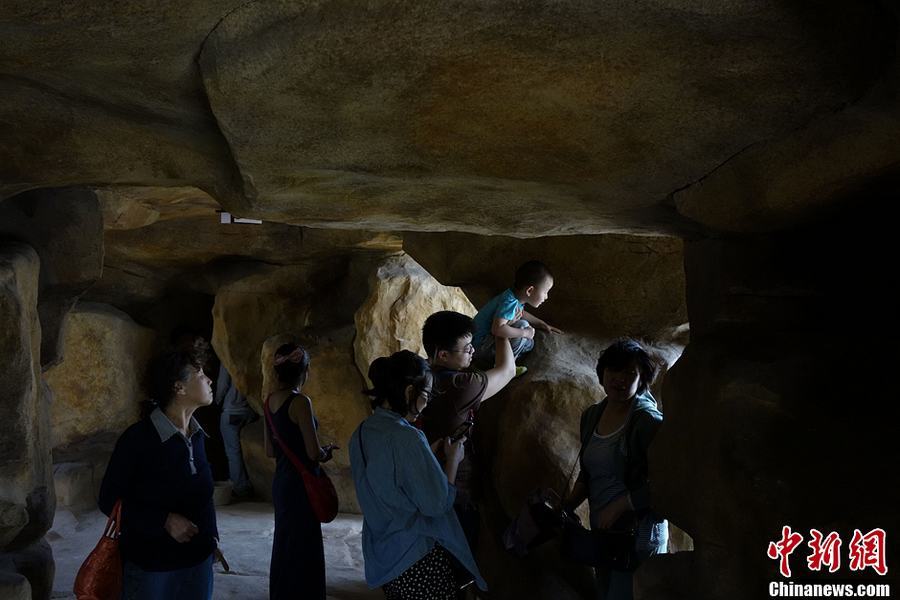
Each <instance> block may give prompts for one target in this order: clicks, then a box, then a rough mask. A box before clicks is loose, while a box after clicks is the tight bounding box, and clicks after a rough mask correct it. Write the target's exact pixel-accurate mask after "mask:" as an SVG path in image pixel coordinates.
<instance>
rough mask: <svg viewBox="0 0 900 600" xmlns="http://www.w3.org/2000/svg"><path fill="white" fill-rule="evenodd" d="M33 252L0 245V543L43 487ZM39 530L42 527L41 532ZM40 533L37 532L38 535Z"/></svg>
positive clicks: (24, 520)
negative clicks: (2, 371)
mask: <svg viewBox="0 0 900 600" xmlns="http://www.w3.org/2000/svg"><path fill="white" fill-rule="evenodd" d="M39 268H40V262H39V259H38V256H37V253H36V252H35V251H34V250H32V249H31V248H30V247H28V246H25V245H24V244H2V245H0V322H2V323H4V327H3V329H2V330H0V331H2V332H3V334H2V337H0V355H2V361H0V362H2V363H3V364H4V365H6V369H5V374H4V377H3V380H2V383H0V386H2V387H0V398H2V399H3V402H2V404H0V423H2V424H3V433H2V435H0V456H3V457H4V460H3V463H2V465H0V481H2V485H0V490H2V492H0V549H3V548H6V547H7V546H8V545H9V544H10V543H11V542H13V541H14V540H16V538H17V536H19V535H20V533H21V532H22V530H23V529H24V528H25V527H26V525H28V523H29V522H30V521H31V520H32V518H33V517H34V516H35V515H33V514H31V510H30V509H31V506H30V502H31V497H32V495H33V494H34V493H35V492H37V491H38V490H40V489H41V488H42V487H43V489H45V490H46V489H47V485H48V482H49V481H48V478H47V477H46V475H49V471H48V470H45V467H46V466H47V465H46V463H48V462H49V450H50V449H49V447H48V446H42V443H43V442H46V440H45V439H43V437H42V434H45V433H46V432H42V431H41V427H40V424H41V422H42V421H43V420H44V419H43V416H42V415H41V409H42V408H43V403H42V399H41V380H40V376H41V374H40V339H41V329H40V322H39V319H38V313H37V294H38V270H39ZM41 534H43V532H41ZM38 537H39V536H38Z"/></svg>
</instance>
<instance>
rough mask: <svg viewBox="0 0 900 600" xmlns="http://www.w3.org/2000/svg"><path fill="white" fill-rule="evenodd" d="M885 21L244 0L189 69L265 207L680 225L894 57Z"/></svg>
mask: <svg viewBox="0 0 900 600" xmlns="http://www.w3.org/2000/svg"><path fill="white" fill-rule="evenodd" d="M885 16H886V15H884V13H883V12H881V11H879V10H877V9H876V8H874V7H872V6H868V5H867V6H865V7H863V6H862V5H859V4H855V5H852V7H851V5H840V6H838V5H829V7H828V8H827V9H824V10H818V9H817V10H809V11H808V12H807V11H797V10H794V9H791V8H788V6H787V5H782V4H774V3H770V4H766V5H759V4H757V3H729V4H727V5H722V6H721V7H719V6H717V7H715V8H711V7H710V5H709V4H708V3H688V4H674V3H663V4H655V5H652V6H649V5H647V4H634V5H628V4H617V5H615V7H613V6H607V5H598V4H595V3H586V2H561V3H554V4H553V5H552V6H551V5H546V6H539V7H536V6H531V5H526V4H522V5H513V6H510V5H509V4H507V3H488V4H485V3H477V2H458V3H454V4H452V5H451V4H444V5H442V4H435V3H424V4H421V3H420V4H411V5H405V6H400V5H396V4H392V3H389V2H376V3H372V4H368V5H366V10H358V9H357V8H356V7H355V6H353V5H349V4H343V3H325V4H288V3H277V4H268V3H249V4H245V5H243V6H241V7H240V8H239V9H237V10H235V11H233V12H232V13H230V14H229V15H228V16H226V17H225V18H224V19H223V20H222V22H221V23H220V24H219V26H218V27H216V29H215V31H213V32H212V34H211V35H210V38H209V40H208V41H207V42H206V44H205V45H204V47H203V51H202V53H201V56H200V65H201V70H202V74H203V79H204V85H205V87H206V90H207V93H208V95H209V99H210V105H211V107H212V110H213V112H214V113H215V115H216V119H217V120H218V122H219V123H220V125H221V128H222V131H223V134H224V135H225V137H226V138H227V139H228V141H229V144H230V145H231V148H232V150H233V152H234V156H235V160H236V162H237V163H238V166H239V168H240V170H241V173H242V175H243V178H244V182H245V186H246V187H247V193H248V196H249V197H250V198H251V202H252V203H253V206H254V209H256V210H257V211H258V213H259V214H265V215H272V216H273V218H274V216H275V215H277V218H278V219H279V220H289V221H293V222H298V223H304V222H305V223H313V222H316V223H328V224H330V225H333V226H342V224H344V223H347V222H349V221H353V222H355V223H362V224H364V226H369V227H373V228H397V227H400V228H403V229H412V230H430V231H440V230H447V229H451V230H459V231H470V232H481V233H504V234H513V235H526V234H531V235H536V234H537V235H540V234H545V235H546V234H562V233H582V232H583V233H587V232H596V231H600V230H615V229H617V228H620V227H622V228H627V227H628V226H633V227H635V228H636V229H641V228H643V227H644V226H646V225H649V224H650V223H652V222H654V221H656V222H657V223H658V222H661V221H664V220H666V218H668V219H669V220H672V218H671V215H670V216H669V217H666V216H665V215H666V209H665V208H664V207H663V206H662V204H661V200H662V199H664V198H665V197H666V195H668V194H669V193H671V192H672V191H674V190H675V189H677V188H680V187H682V186H684V185H686V184H687V183H690V182H691V181H694V180H696V179H698V178H699V177H700V176H702V175H703V174H705V173H707V172H708V171H709V170H710V169H712V168H714V167H715V166H716V165H717V164H719V163H721V162H722V161H724V160H725V159H727V158H728V157H729V156H731V155H732V154H734V153H736V152H737V151H739V150H740V149H741V148H743V147H745V146H747V145H748V144H751V143H753V142H756V141H759V140H760V139H766V138H768V137H771V136H774V135H777V134H778V133H780V132H783V131H786V130H789V129H791V128H793V127H796V125H797V124H798V123H803V122H805V121H807V120H809V119H810V118H813V117H815V116H816V115H818V114H822V113H826V112H829V111H831V110H834V109H835V108H837V107H839V106H841V104H842V103H844V102H847V101H849V100H851V99H853V98H854V97H855V96H854V93H855V94H859V93H860V91H861V90H864V89H865V87H866V86H867V85H868V84H870V83H871V82H872V81H873V80H874V79H875V78H876V77H877V76H878V75H879V74H880V73H879V70H878V67H879V66H881V65H882V64H883V63H884V59H883V58H876V57H882V56H883V57H885V58H886V57H887V56H889V55H890V54H889V52H890V49H891V45H890V37H889V36H890V29H889V27H888V26H887V24H885V23H883V21H882V20H883V19H884V18H885ZM636 22H639V23H640V27H639V28H638V29H635V27H634V23H636ZM836 23H841V25H842V26H843V27H841V28H840V31H841V34H840V35H835V34H834V31H835V28H834V24H836ZM851 23H852V26H848V25H849V24H851ZM385 31H390V32H391V35H387V36H385V35H383V32H385ZM738 31H739V32H740V35H739V36H738V35H735V32H738ZM820 32H821V33H820ZM825 32H828V33H827V34H826V33H825ZM738 40H739V42H738ZM310 48H316V49H318V51H316V52H310V51H309V49H310ZM700 65H702V67H701V66H700ZM861 65H866V67H865V68H861ZM248 82H253V84H252V85H248ZM799 90H803V91H802V92H799ZM247 106H252V107H254V110H253V111H247V110H246V107H247ZM676 140H677V141H676ZM651 171H652V172H653V173H654V176H653V177H647V176H646V173H648V172H651ZM251 186H252V187H251ZM256 196H258V199H256V198H255V197H256ZM301 197H302V198H303V200H304V201H303V210H302V211H298V210H296V209H295V206H296V201H297V199H298V198H301ZM563 207H565V211H564V212H562V211H561V210H560V209H561V208H563ZM426 211H427V213H426ZM645 230H646V229H645Z"/></svg>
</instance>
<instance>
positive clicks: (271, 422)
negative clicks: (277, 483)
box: [263, 394, 309, 474]
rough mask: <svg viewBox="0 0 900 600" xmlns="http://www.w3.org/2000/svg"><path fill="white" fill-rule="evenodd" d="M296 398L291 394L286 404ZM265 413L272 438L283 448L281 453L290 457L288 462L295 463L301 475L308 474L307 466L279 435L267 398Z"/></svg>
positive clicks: (264, 405)
mask: <svg viewBox="0 0 900 600" xmlns="http://www.w3.org/2000/svg"><path fill="white" fill-rule="evenodd" d="M296 397H297V394H291V395H290V396H288V398H287V400H285V403H287V402H292V401H293V400H294V398H296ZM288 410H290V409H288ZM263 412H264V413H265V414H266V421H267V422H268V423H269V431H271V432H272V438H273V439H274V440H275V442H276V443H277V444H278V447H279V448H281V451H282V452H284V455H285V456H287V457H288V460H290V461H291V463H293V465H294V468H295V469H297V471H298V472H299V473H301V474H303V473H308V472H309V469H308V468H307V466H306V465H305V464H303V461H302V460H300V457H298V456H297V455H296V454H294V453H293V452H292V451H291V449H290V448H288V447H287V444H285V443H284V442H283V441H282V439H281V436H280V435H278V429H276V428H275V421H274V419H272V411H271V410H269V398H266V401H265V402H263Z"/></svg>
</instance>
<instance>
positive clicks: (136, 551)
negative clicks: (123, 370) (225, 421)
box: [99, 352, 221, 600]
mask: <svg viewBox="0 0 900 600" xmlns="http://www.w3.org/2000/svg"><path fill="white" fill-rule="evenodd" d="M149 383H150V387H151V388H152V389H151V392H152V398H153V399H154V401H155V404H156V406H155V408H154V409H153V410H152V411H151V412H150V414H149V416H147V417H145V418H143V419H141V420H140V421H139V422H137V423H135V424H134V425H132V426H130V427H129V428H128V429H126V430H125V432H124V433H123V434H122V435H121V436H120V437H119V440H118V441H117V442H116V446H115V449H114V450H113V454H112V457H111V458H110V460H109V465H108V466H107V468H106V474H105V475H104V477H103V483H102V484H101V487H100V501H99V505H100V510H102V511H103V512H104V513H106V514H107V515H108V514H110V513H111V512H112V510H113V507H114V505H115V503H116V501H117V500H121V502H122V528H121V537H120V549H121V553H122V559H123V563H124V577H123V586H124V587H123V593H122V598H123V599H125V600H157V599H162V598H165V599H173V600H209V599H210V598H212V589H213V572H212V565H213V562H214V559H216V558H221V554H220V553H218V550H217V546H218V535H219V534H218V529H217V528H216V513H215V508H214V506H213V478H212V473H211V471H210V468H209V463H208V462H207V460H206V448H205V445H204V437H205V436H206V434H205V433H204V431H203V429H202V428H201V427H200V424H199V423H198V422H197V421H196V419H194V417H193V413H194V411H195V410H196V409H197V408H199V407H201V406H207V405H209V404H210V403H211V402H212V389H211V381H210V379H209V378H208V377H207V376H206V375H205V374H204V373H203V369H202V368H200V367H199V366H198V365H197V363H196V357H195V356H193V355H191V354H189V353H186V352H170V353H167V354H164V355H162V356H160V357H159V358H157V359H156V360H155V361H154V363H153V364H152V366H151V371H150V380H149Z"/></svg>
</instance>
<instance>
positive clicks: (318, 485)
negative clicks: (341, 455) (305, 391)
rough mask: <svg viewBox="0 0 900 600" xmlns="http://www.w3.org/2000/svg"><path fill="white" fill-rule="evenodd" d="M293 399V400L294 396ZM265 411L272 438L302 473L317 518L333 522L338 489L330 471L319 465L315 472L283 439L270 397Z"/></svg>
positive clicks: (264, 405) (264, 404)
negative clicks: (327, 471)
mask: <svg viewBox="0 0 900 600" xmlns="http://www.w3.org/2000/svg"><path fill="white" fill-rule="evenodd" d="M291 399H292V400H293V396H292V397H291ZM263 412H264V413H266V421H267V422H268V423H269V430H270V431H271V432H272V438H274V440H275V441H276V442H277V443H278V446H279V447H280V448H281V451H282V452H284V454H285V456H287V457H288V459H289V460H290V461H291V463H293V465H294V468H295V469H297V472H298V473H300V477H302V478H303V487H305V488H306V495H307V497H308V498H309V503H310V505H311V506H312V509H313V513H314V514H315V515H316V518H317V519H318V520H319V522H320V523H331V522H332V521H334V518H335V517H336V516H337V514H338V495H337V490H335V489H334V484H333V483H332V482H331V479H330V478H329V477H328V473H326V472H325V469H323V468H322V467H319V473H318V474H316V473H313V472H312V471H311V470H310V469H309V468H308V467H307V466H306V465H305V464H303V461H301V460H300V458H299V457H298V456H297V455H296V454H294V453H293V452H291V449H290V448H288V447H287V444H285V443H284V442H283V441H282V440H281V437H280V436H279V435H278V430H277V429H275V423H274V422H273V421H272V413H271V411H270V410H269V399H268V398H266V401H265V402H264V403H263Z"/></svg>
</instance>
